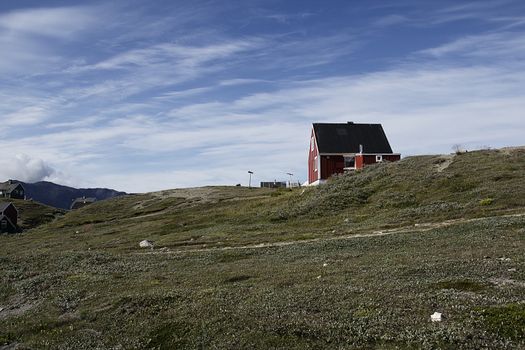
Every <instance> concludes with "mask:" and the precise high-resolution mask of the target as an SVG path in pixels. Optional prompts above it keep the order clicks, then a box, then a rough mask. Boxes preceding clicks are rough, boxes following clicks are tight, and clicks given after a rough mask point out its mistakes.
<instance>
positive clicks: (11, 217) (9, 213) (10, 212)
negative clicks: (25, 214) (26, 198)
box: [4, 205, 18, 225]
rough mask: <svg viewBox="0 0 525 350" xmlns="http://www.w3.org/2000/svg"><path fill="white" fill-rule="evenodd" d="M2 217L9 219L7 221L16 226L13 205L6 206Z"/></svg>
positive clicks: (16, 212)
mask: <svg viewBox="0 0 525 350" xmlns="http://www.w3.org/2000/svg"><path fill="white" fill-rule="evenodd" d="M4 215H5V216H7V217H9V220H11V222H12V223H13V224H14V225H16V224H17V221H18V211H17V210H16V209H15V207H14V206H13V205H10V206H8V207H7V208H5V210H4Z"/></svg>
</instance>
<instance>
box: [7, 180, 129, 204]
mask: <svg viewBox="0 0 525 350" xmlns="http://www.w3.org/2000/svg"><path fill="white" fill-rule="evenodd" d="M17 182H20V183H21V184H22V186H24V188H25V190H26V197H27V198H31V199H33V200H35V201H37V202H40V203H43V204H47V205H50V206H52V207H55V208H62V209H69V207H70V206H71V203H72V202H73V200H75V199H76V198H79V197H94V198H96V199H97V200H103V199H108V198H113V197H116V196H122V195H125V194H126V192H119V191H115V190H111V189H107V188H73V187H68V186H62V185H57V184H55V183H52V182H48V181H40V182H35V183H25V182H22V181H17Z"/></svg>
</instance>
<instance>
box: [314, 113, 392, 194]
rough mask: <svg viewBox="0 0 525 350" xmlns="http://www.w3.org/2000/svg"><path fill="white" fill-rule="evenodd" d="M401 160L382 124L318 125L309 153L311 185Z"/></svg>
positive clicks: (316, 124)
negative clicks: (369, 166) (371, 165)
mask: <svg viewBox="0 0 525 350" xmlns="http://www.w3.org/2000/svg"><path fill="white" fill-rule="evenodd" d="M399 159H401V155H400V154H399V153H393V152H392V148H391V147H390V143H389V142H388V139H387V137H386V134H385V132H384V131H383V127H382V126H381V124H357V123H353V122H348V123H314V124H313V125H312V133H311V137H310V149H309V154H308V183H309V184H311V185H316V184H319V183H322V182H323V181H325V180H326V179H328V178H329V177H330V176H332V175H334V174H340V173H344V172H345V171H353V170H357V169H362V168H363V167H364V166H365V165H367V164H374V163H379V162H383V161H389V162H393V161H396V160H399Z"/></svg>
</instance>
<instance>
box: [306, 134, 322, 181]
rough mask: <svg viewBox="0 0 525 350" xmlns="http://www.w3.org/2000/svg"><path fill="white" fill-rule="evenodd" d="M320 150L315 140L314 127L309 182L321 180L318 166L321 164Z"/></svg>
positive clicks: (311, 141) (311, 136)
mask: <svg viewBox="0 0 525 350" xmlns="http://www.w3.org/2000/svg"><path fill="white" fill-rule="evenodd" d="M316 157H319V152H318V150H317V144H316V142H315V134H314V129H313V128H312V133H311V135H310V147H309V148H308V183H310V184H311V183H313V182H315V181H317V180H319V173H320V169H317V171H316V168H317V167H318V164H319V159H318V158H316Z"/></svg>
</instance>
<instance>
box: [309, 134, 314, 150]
mask: <svg viewBox="0 0 525 350" xmlns="http://www.w3.org/2000/svg"><path fill="white" fill-rule="evenodd" d="M314 143H315V138H314V137H313V136H312V138H311V139H310V151H312V152H313V151H314V148H315V147H314Z"/></svg>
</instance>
